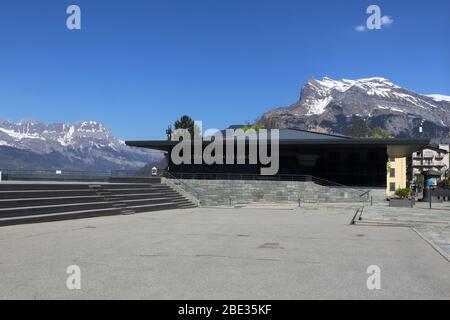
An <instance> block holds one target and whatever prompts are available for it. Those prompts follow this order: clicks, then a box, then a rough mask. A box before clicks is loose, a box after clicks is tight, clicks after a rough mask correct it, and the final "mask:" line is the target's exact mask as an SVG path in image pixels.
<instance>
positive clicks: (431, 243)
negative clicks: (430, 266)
mask: <svg viewBox="0 0 450 320" xmlns="http://www.w3.org/2000/svg"><path fill="white" fill-rule="evenodd" d="M411 229H412V230H413V231H414V232H415V233H416V234H417V235H418V236H419V237H420V238H422V240H424V241H425V242H426V243H428V244H429V245H430V246H431V247H432V248H433V249H434V250H435V251H437V252H438V253H439V254H440V255H441V256H442V257H443V258H444V259H445V260H447V261H448V262H450V255H449V254H448V253H447V252H445V251H444V250H443V249H441V248H440V247H439V246H438V245H436V244H435V243H433V241H431V240H430V239H428V238H427V237H426V236H424V235H423V234H422V233H421V232H420V231H419V230H417V229H416V228H411Z"/></svg>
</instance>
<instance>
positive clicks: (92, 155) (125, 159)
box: [0, 120, 162, 171]
mask: <svg viewBox="0 0 450 320" xmlns="http://www.w3.org/2000/svg"><path fill="white" fill-rule="evenodd" d="M161 159H162V154H161V153H159V152H156V151H152V150H144V149H138V148H132V147H128V146H126V145H125V143H124V142H123V141H121V140H119V139H117V138H115V137H114V136H113V135H112V134H111V133H110V132H109V131H108V130H107V129H106V128H105V127H104V126H103V125H102V124H101V123H98V122H95V121H84V122H79V123H76V124H64V123H56V124H49V125H47V124H44V123H42V122H39V121H29V120H28V121H21V122H19V123H11V122H8V121H6V120H0V169H27V170H30V169H33V170H74V171H112V170H136V169H140V168H142V167H144V166H145V165H147V164H148V163H154V162H159V161H160V160H161Z"/></svg>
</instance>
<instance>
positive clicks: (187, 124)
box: [174, 115, 194, 134]
mask: <svg viewBox="0 0 450 320" xmlns="http://www.w3.org/2000/svg"><path fill="white" fill-rule="evenodd" d="M174 127H175V130H178V129H187V130H188V131H189V132H190V133H191V134H192V133H193V132H194V120H192V118H191V117H189V116H186V115H184V116H182V117H181V118H180V119H178V120H177V121H175V123H174Z"/></svg>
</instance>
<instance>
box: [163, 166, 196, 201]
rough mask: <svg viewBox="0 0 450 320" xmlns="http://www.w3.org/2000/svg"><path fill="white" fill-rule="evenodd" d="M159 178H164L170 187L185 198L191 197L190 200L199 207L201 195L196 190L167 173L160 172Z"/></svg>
mask: <svg viewBox="0 0 450 320" xmlns="http://www.w3.org/2000/svg"><path fill="white" fill-rule="evenodd" d="M161 176H162V178H165V179H167V180H168V181H167V182H168V183H170V186H172V187H173V188H175V189H177V191H178V192H180V193H182V194H184V195H185V196H187V197H189V196H191V197H192V198H193V199H191V200H193V201H195V202H196V203H197V205H198V206H200V204H201V203H200V202H201V200H200V195H201V193H200V192H199V191H198V190H197V189H196V188H194V187H193V186H191V185H190V184H188V183H186V182H185V181H182V180H180V179H178V178H177V177H175V176H174V175H173V174H171V173H170V172H169V171H162V172H161ZM173 181H175V182H174V183H172V182H173Z"/></svg>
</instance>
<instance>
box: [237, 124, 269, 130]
mask: <svg viewBox="0 0 450 320" xmlns="http://www.w3.org/2000/svg"><path fill="white" fill-rule="evenodd" d="M250 129H253V130H255V131H258V130H261V129H266V127H265V126H264V125H263V124H261V123H254V124H250V123H248V122H247V124H246V125H245V126H244V127H243V128H242V130H243V131H244V132H247V131H248V130H250Z"/></svg>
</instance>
